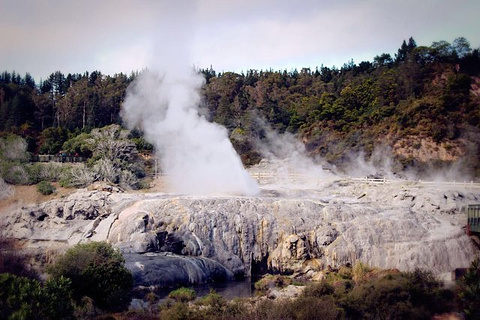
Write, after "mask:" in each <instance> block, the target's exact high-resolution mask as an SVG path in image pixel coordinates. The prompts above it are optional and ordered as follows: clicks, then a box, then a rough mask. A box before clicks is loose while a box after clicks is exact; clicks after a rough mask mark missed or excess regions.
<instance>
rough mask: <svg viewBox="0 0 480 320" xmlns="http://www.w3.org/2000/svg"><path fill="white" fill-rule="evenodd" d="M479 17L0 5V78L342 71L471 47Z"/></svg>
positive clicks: (119, 3)
mask: <svg viewBox="0 0 480 320" xmlns="http://www.w3.org/2000/svg"><path fill="white" fill-rule="evenodd" d="M479 14H480V0H316V1H313V0H307V1H298V0H297V1H294V0H291V1H286V0H236V1H229V0H197V1H194V0H191V1H187V0H185V1H182V0H177V1H174V0H171V1H167V0H0V71H3V70H7V71H13V70H15V71H16V72H19V73H21V74H22V75H23V74H24V73H25V72H30V73H31V74H32V75H33V76H34V77H35V79H36V80H37V81H38V80H40V78H43V79H45V78H46V77H47V76H48V75H49V74H51V73H52V72H54V71H56V70H60V71H62V72H63V73H65V74H67V73H77V72H78V73H83V72H85V71H93V70H100V71H102V72H103V73H107V74H114V73H119V72H124V73H130V72H131V71H132V70H141V69H142V68H144V67H150V66H153V65H155V64H157V63H159V61H161V62H160V65H165V64H167V65H168V63H169V62H170V61H172V60H181V61H184V62H185V63H189V64H193V65H195V66H197V67H202V68H207V67H210V66H212V67H213V68H214V69H215V70H216V71H220V72H221V71H235V72H241V71H246V70H248V69H269V68H273V69H275V70H283V69H287V70H291V69H292V68H298V69H300V68H302V67H310V68H312V69H314V68H315V67H316V66H321V65H322V64H323V65H325V66H328V67H332V66H333V65H335V66H337V67H341V66H342V65H343V64H344V63H345V62H348V61H349V60H351V59H353V60H354V61H355V62H356V63H358V62H361V61H364V60H369V61H372V59H373V57H374V56H375V55H378V54H381V53H384V52H386V53H391V54H394V53H395V52H396V51H397V49H398V48H399V47H400V45H401V43H402V41H403V40H404V39H408V38H409V37H410V36H412V37H413V38H414V39H415V40H416V42H417V44H418V45H431V43H432V42H433V41H439V40H446V41H448V42H453V40H454V39H455V38H457V37H460V36H464V37H466V38H467V40H468V41H469V42H470V44H471V46H472V47H473V48H478V47H479V45H480V18H479Z"/></svg>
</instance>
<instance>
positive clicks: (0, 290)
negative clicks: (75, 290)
mask: <svg viewBox="0 0 480 320" xmlns="http://www.w3.org/2000/svg"><path fill="white" fill-rule="evenodd" d="M70 285H71V282H70V280H68V279H66V278H64V277H59V278H57V279H51V280H49V281H47V282H46V283H45V285H43V286H42V285H41V284H40V282H38V281H37V280H31V279H28V278H24V277H17V276H15V275H11V274H8V273H3V274H0V319H74V317H73V305H72V301H71V291H70Z"/></svg>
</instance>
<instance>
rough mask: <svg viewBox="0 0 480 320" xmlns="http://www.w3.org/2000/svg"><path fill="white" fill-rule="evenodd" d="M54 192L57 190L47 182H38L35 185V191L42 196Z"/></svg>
mask: <svg viewBox="0 0 480 320" xmlns="http://www.w3.org/2000/svg"><path fill="white" fill-rule="evenodd" d="M56 190H57V189H56V188H55V187H54V186H53V185H52V184H51V183H50V182H47V181H40V182H39V183H38V184H37V191H38V192H39V193H41V194H43V195H44V196H46V195H49V194H52V193H54V192H55V191H56Z"/></svg>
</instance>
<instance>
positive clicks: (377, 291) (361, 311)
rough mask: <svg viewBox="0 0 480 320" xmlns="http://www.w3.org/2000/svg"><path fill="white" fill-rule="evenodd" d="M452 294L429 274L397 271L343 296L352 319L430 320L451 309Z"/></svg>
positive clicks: (365, 283) (370, 281) (368, 282)
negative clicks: (436, 314) (437, 314)
mask: <svg viewBox="0 0 480 320" xmlns="http://www.w3.org/2000/svg"><path fill="white" fill-rule="evenodd" d="M452 300H453V295H452V293H451V292H449V291H448V290H444V289H443V288H442V286H441V284H440V283H439V282H438V281H436V280H435V278H434V277H433V276H432V274H431V273H429V272H423V271H418V270H417V271H415V272H403V273H400V272H396V273H390V274H385V273H384V274H383V276H382V277H379V278H374V279H370V280H367V281H365V282H363V283H361V284H359V285H357V286H356V287H355V288H354V289H353V290H352V291H351V292H349V293H348V294H347V295H346V296H345V297H344V307H345V310H346V311H347V314H348V316H349V317H350V318H355V319H430V318H431V317H432V316H433V315H434V314H435V313H442V312H448V311H451V310H452V309H453V306H452V304H451V302H452Z"/></svg>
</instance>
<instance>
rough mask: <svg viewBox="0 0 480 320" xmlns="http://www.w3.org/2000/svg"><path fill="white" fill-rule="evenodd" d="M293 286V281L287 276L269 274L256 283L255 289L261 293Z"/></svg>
mask: <svg viewBox="0 0 480 320" xmlns="http://www.w3.org/2000/svg"><path fill="white" fill-rule="evenodd" d="M291 284H292V279H291V278H289V277H287V276H282V275H270V274H269V275H266V276H265V277H263V278H262V279H260V280H258V281H257V282H255V289H256V290H259V291H267V290H268V289H270V288H274V287H277V288H283V287H286V286H288V285H291Z"/></svg>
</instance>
